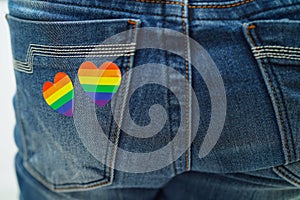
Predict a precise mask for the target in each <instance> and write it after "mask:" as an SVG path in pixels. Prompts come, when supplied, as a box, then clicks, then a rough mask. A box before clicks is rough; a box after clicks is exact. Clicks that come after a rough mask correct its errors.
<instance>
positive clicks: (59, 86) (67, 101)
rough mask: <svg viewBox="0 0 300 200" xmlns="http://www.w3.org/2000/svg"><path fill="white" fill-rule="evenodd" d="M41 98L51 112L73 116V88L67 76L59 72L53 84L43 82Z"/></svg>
mask: <svg viewBox="0 0 300 200" xmlns="http://www.w3.org/2000/svg"><path fill="white" fill-rule="evenodd" d="M43 96H44V99H45V101H46V102H47V104H48V105H49V106H50V107H51V108H52V109H53V110H56V111H57V112H59V113H61V114H63V115H65V116H68V117H71V116H73V111H74V87H73V83H72V81H71V79H70V77H69V76H68V75H67V74H65V73H63V72H59V73H57V74H56V75H55V77H54V83H51V82H49V81H47V82H45V83H44V86H43Z"/></svg>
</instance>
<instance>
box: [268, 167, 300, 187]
mask: <svg viewBox="0 0 300 200" xmlns="http://www.w3.org/2000/svg"><path fill="white" fill-rule="evenodd" d="M273 169H274V170H275V172H277V173H278V174H280V175H281V176H283V177H284V178H286V179H287V180H289V181H290V182H292V183H294V184H295V185H297V186H300V181H298V180H296V179H295V178H293V177H292V176H291V175H289V173H288V172H285V171H284V169H282V167H274V168H273Z"/></svg>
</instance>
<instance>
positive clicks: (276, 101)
mask: <svg viewBox="0 0 300 200" xmlns="http://www.w3.org/2000/svg"><path fill="white" fill-rule="evenodd" d="M255 29H256V25H254V24H252V25H249V26H248V32H247V33H248V36H249V37H250V40H251V42H252V45H253V46H257V45H256V42H255V41H254V38H253V36H252V34H251V33H250V31H251V30H253V31H254V32H255ZM260 60H261V65H262V67H263V70H264V73H265V75H266V78H267V81H268V83H269V85H270V87H271V90H272V95H273V97H274V100H275V103H276V106H277V109H278V113H279V118H280V123H281V127H282V130H283V139H284V144H283V146H284V148H285V150H286V151H287V162H290V161H291V150H290V147H289V140H288V137H287V130H286V127H285V122H284V120H283V113H282V108H281V105H280V103H279V99H278V96H277V93H276V90H275V87H274V84H273V82H272V80H271V77H270V74H269V72H268V70H267V67H266V64H265V63H264V61H263V60H262V59H260Z"/></svg>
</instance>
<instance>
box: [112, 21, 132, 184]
mask: <svg viewBox="0 0 300 200" xmlns="http://www.w3.org/2000/svg"><path fill="white" fill-rule="evenodd" d="M128 24H130V25H131V27H130V28H131V33H130V43H132V42H133V40H134V39H135V37H136V31H135V30H136V27H137V22H135V23H132V22H131V21H128ZM130 58H131V57H127V59H128V60H127V64H126V75H125V76H126V78H125V79H124V82H125V83H124V87H123V89H122V95H121V100H120V101H121V102H122V103H121V104H120V105H119V108H118V117H117V121H118V123H116V127H115V129H116V132H115V134H114V138H113V142H114V148H113V150H112V153H111V159H110V168H109V169H110V173H111V180H110V182H111V183H112V182H113V179H114V171H115V170H114V164H115V159H116V153H117V146H118V144H119V139H120V134H121V127H118V124H119V125H120V126H122V121H123V114H122V113H123V112H124V109H125V104H126V100H127V96H128V90H129V85H130V80H131V72H130V68H131V60H130Z"/></svg>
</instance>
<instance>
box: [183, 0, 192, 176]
mask: <svg viewBox="0 0 300 200" xmlns="http://www.w3.org/2000/svg"><path fill="white" fill-rule="evenodd" d="M184 1H186V2H188V0H182V2H184ZM181 5H182V8H181V9H182V10H181V14H182V28H183V34H184V57H185V97H186V101H185V124H186V127H185V128H186V130H185V132H186V133H185V135H186V136H185V145H186V151H185V171H189V170H190V147H188V146H189V141H190V131H189V129H190V127H189V121H190V120H189V113H190V112H189V109H190V107H189V101H190V100H189V99H190V98H189V94H190V92H189V74H190V73H189V56H188V42H187V40H188V37H187V28H188V24H187V23H186V22H185V20H187V19H188V13H186V11H185V9H186V7H187V4H186V3H182V4H181ZM186 15H187V16H186Z"/></svg>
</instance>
